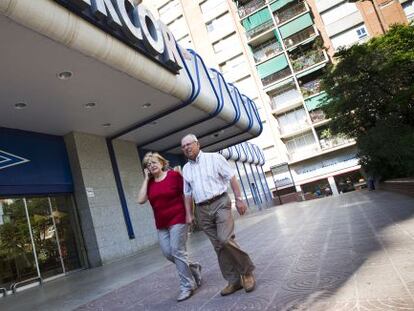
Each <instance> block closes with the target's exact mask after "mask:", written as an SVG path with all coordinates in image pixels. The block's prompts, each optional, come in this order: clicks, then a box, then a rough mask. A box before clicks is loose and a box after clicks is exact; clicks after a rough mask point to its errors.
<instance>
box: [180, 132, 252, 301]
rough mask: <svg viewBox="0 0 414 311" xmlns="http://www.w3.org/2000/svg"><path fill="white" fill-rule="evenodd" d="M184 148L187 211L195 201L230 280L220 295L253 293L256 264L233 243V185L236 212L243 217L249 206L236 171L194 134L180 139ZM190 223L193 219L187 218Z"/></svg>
mask: <svg viewBox="0 0 414 311" xmlns="http://www.w3.org/2000/svg"><path fill="white" fill-rule="evenodd" d="M181 148H182V150H183V153H184V155H185V156H186V157H187V159H188V162H187V163H186V164H185V165H184V168H183V177H184V195H185V204H186V208H187V210H191V209H190V207H191V206H192V204H193V200H194V201H195V204H196V213H197V218H198V221H199V224H200V227H201V228H202V229H203V231H204V233H205V234H206V235H207V236H208V238H209V239H210V241H211V243H212V244H213V246H214V250H215V251H216V253H217V257H218V262H219V266H220V270H221V273H222V274H223V277H224V278H225V279H226V280H227V281H228V284H227V286H226V287H225V288H224V289H223V290H222V291H221V295H222V296H226V295H230V294H232V293H234V292H236V291H238V290H239V289H242V288H243V287H244V289H245V291H246V292H251V291H252V290H254V288H255V286H256V280H255V277H254V275H253V270H254V265H253V263H252V261H251V259H250V257H249V255H248V254H247V253H246V252H244V251H243V250H242V249H241V248H240V247H239V246H238V245H237V243H236V241H235V240H234V239H235V235H234V220H233V216H232V213H231V200H230V197H229V195H228V194H227V192H226V191H227V186H228V183H229V182H230V186H231V188H232V190H233V193H234V195H235V197H236V208H237V211H238V212H239V214H240V215H244V213H245V212H246V209H247V206H246V204H245V203H244V201H243V198H242V197H241V192H240V187H239V184H238V182H237V179H236V176H235V174H234V170H233V169H232V168H231V167H230V165H229V163H228V162H227V161H226V159H225V158H224V157H223V156H222V155H221V154H218V153H207V152H202V151H201V150H200V143H199V142H198V140H197V137H196V136H195V135H193V134H189V135H187V136H185V137H184V138H183V139H182V140H181ZM189 217H190V218H192V217H193V216H192V215H189ZM189 221H192V219H187V222H189Z"/></svg>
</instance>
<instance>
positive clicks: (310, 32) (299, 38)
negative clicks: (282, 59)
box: [283, 26, 316, 48]
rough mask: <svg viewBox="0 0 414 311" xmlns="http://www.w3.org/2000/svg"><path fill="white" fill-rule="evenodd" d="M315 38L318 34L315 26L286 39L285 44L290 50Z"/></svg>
mask: <svg viewBox="0 0 414 311" xmlns="http://www.w3.org/2000/svg"><path fill="white" fill-rule="evenodd" d="M313 36H316V32H315V29H314V28H313V26H310V27H308V28H305V29H303V30H302V31H299V32H297V33H295V34H294V35H292V36H290V37H288V38H286V39H284V40H283V42H284V43H285V45H286V48H290V47H292V46H294V45H296V44H299V43H301V42H303V41H305V40H308V39H310V38H312V37H313Z"/></svg>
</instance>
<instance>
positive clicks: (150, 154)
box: [142, 152, 170, 171]
mask: <svg viewBox="0 0 414 311" xmlns="http://www.w3.org/2000/svg"><path fill="white" fill-rule="evenodd" d="M152 160H156V161H158V162H160V163H161V165H162V170H163V171H166V170H167V169H168V168H169V165H170V162H168V160H167V159H166V158H164V157H163V156H162V155H160V154H159V153H158V152H147V153H146V154H145V156H144V159H143V160H142V164H143V166H144V167H147V165H148V163H149V162H150V161H152Z"/></svg>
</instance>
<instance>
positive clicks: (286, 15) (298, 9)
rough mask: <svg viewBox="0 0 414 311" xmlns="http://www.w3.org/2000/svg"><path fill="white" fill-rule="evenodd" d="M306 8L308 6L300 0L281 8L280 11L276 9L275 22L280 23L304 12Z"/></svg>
mask: <svg viewBox="0 0 414 311" xmlns="http://www.w3.org/2000/svg"><path fill="white" fill-rule="evenodd" d="M284 8H285V7H284ZM307 10H308V8H307V7H306V5H305V2H304V1H300V2H298V3H296V4H294V5H291V6H289V7H286V8H285V9H284V10H283V9H281V10H280V11H276V12H275V13H274V16H275V20H276V23H278V24H282V23H284V22H286V21H288V20H290V19H292V18H293V17H295V16H297V15H299V14H301V13H303V12H306V11H307Z"/></svg>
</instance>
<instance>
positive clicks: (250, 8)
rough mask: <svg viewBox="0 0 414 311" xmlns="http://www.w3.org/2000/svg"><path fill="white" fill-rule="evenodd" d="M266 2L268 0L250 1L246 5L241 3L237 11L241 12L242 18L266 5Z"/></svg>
mask: <svg viewBox="0 0 414 311" xmlns="http://www.w3.org/2000/svg"><path fill="white" fill-rule="evenodd" d="M265 4H266V0H253V1H250V2H249V3H246V4H245V5H241V6H240V7H239V8H238V9H237V11H238V12H239V16H240V18H243V17H245V16H247V15H249V14H250V13H252V12H254V11H256V10H257V9H259V8H260V7H262V6H264V5H265Z"/></svg>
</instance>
